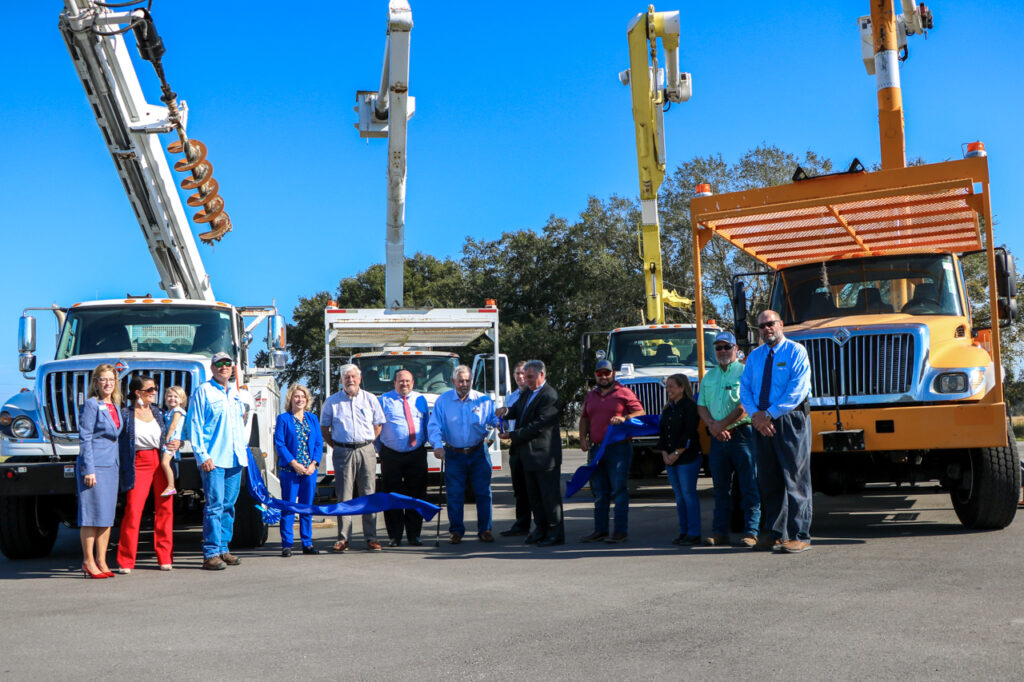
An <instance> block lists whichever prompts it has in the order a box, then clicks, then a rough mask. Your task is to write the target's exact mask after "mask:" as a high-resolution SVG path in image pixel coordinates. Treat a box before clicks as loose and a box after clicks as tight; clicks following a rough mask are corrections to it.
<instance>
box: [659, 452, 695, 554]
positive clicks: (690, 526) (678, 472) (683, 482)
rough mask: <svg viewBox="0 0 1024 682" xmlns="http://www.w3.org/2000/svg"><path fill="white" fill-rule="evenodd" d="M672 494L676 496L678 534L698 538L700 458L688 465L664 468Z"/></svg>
mask: <svg viewBox="0 0 1024 682" xmlns="http://www.w3.org/2000/svg"><path fill="white" fill-rule="evenodd" d="M665 473H666V474H668V482H669V483H671V484H672V492H674V493H675V494H676V514H677V515H678V516H679V532H680V534H682V535H693V536H695V537H698V538H699V537H700V498H698V497H697V475H698V474H699V473H700V457H698V458H697V459H695V460H693V461H692V462H690V463H688V464H676V465H674V466H668V467H665Z"/></svg>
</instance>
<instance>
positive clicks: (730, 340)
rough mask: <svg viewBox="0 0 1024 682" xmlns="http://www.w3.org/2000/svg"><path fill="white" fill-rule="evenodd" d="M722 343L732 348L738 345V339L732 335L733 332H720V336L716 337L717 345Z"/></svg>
mask: <svg viewBox="0 0 1024 682" xmlns="http://www.w3.org/2000/svg"><path fill="white" fill-rule="evenodd" d="M719 341H721V342H722V343H727V344H729V345H730V346H735V345H736V337H735V336H733V335H732V332H718V336H716V337H715V343H718V342H719Z"/></svg>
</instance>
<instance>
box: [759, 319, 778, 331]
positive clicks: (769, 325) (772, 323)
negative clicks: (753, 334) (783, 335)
mask: <svg viewBox="0 0 1024 682" xmlns="http://www.w3.org/2000/svg"><path fill="white" fill-rule="evenodd" d="M777 322H778V320H772V321H771V322H762V323H761V324H759V325H757V328H758V329H767V328H768V327H774V326H775V325H776V323H777Z"/></svg>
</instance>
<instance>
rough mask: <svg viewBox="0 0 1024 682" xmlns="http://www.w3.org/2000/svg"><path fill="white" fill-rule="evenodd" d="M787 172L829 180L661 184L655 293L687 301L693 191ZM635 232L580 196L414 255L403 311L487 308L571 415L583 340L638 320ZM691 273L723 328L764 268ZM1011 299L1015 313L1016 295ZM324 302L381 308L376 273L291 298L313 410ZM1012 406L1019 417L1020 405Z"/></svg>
mask: <svg viewBox="0 0 1024 682" xmlns="http://www.w3.org/2000/svg"><path fill="white" fill-rule="evenodd" d="M918 163H920V161H918ZM798 165H799V166H800V167H802V168H803V169H804V170H805V171H806V172H807V174H808V175H819V174H823V173H829V172H831V171H832V162H831V160H830V159H827V158H825V157H822V156H819V155H817V154H815V153H814V152H807V153H805V154H804V155H803V157H797V156H796V155H795V154H792V153H789V152H786V151H783V150H781V149H779V148H778V147H775V146H767V145H765V146H759V147H756V148H754V149H751V150H749V151H747V152H746V153H745V154H743V155H742V156H741V157H740V159H739V160H738V161H736V162H735V163H728V162H727V161H725V160H724V159H723V158H722V157H721V155H714V156H706V157H700V156H698V157H694V158H693V159H691V160H689V161H686V162H684V163H681V164H680V165H679V166H678V167H677V168H676V169H675V170H674V171H673V172H672V173H670V174H667V175H666V180H665V182H664V184H663V185H662V189H661V192H660V196H659V212H660V217H661V228H662V229H661V232H662V253H663V265H664V281H665V286H666V288H669V289H675V290H676V291H677V292H678V293H679V294H681V295H683V296H686V297H688V298H692V297H693V296H694V283H693V276H692V270H693V268H692V263H693V260H692V236H691V232H690V213H689V203H690V199H691V197H692V196H693V194H694V188H695V186H696V185H697V184H698V183H704V182H708V183H710V184H711V186H712V189H713V191H714V192H715V193H716V194H717V193H724V192H732V191H737V190H743V189H750V188H756V187H765V186H769V185H778V184H783V183H788V182H791V180H792V176H793V172H794V171H795V169H796V167H797V166H798ZM639 224H640V206H639V202H638V201H637V200H636V199H633V198H625V197H621V196H617V195H613V196H611V197H608V198H607V199H600V198H597V197H594V196H591V197H590V198H589V199H588V201H587V205H586V207H585V208H584V209H583V211H582V212H581V213H580V214H579V216H578V217H577V218H576V219H575V220H568V219H566V218H563V217H559V216H554V215H552V216H551V217H550V218H549V219H548V220H547V222H546V223H545V224H544V225H543V226H542V227H541V228H540V229H538V230H529V229H523V230H516V231H512V232H505V233H503V234H502V235H501V236H500V237H498V238H497V239H493V240H477V239H472V238H467V239H466V241H465V243H464V244H463V247H462V252H461V255H460V256H459V257H458V258H444V259H439V258H436V257H434V256H430V255H427V254H423V253H416V254H414V255H413V256H412V257H410V258H406V261H405V305H406V306H408V307H435V308H463V307H473V308H476V307H479V306H480V305H482V304H483V302H484V301H485V300H486V299H496V300H497V303H498V308H499V310H500V313H501V315H500V320H501V350H502V352H504V353H506V354H507V355H508V356H509V358H510V360H511V361H512V362H515V361H517V360H520V359H530V358H538V359H540V360H543V361H544V362H545V364H546V365H547V366H548V381H550V382H551V383H552V385H554V386H555V388H556V389H557V390H558V392H559V395H561V396H562V399H563V401H565V403H566V404H567V405H573V404H575V403H578V402H580V401H582V399H583V396H584V395H585V393H586V390H587V389H588V387H589V380H590V377H588V376H585V375H584V374H583V372H582V371H581V357H580V340H581V338H582V336H583V335H584V334H585V333H587V332H596V331H605V330H611V329H614V328H616V327H623V326H629V325H635V324H642V323H643V322H644V320H643V312H642V311H643V305H644V296H645V291H644V282H643V279H642V273H641V266H642V260H641V257H640V245H639V240H638V232H637V227H638V225H639ZM701 264H702V275H703V285H704V296H705V301H704V309H705V319H707V318H715V319H717V320H719V321H720V323H724V326H726V327H729V328H731V327H732V308H731V304H730V300H729V292H730V290H731V282H732V275H733V274H734V273H737V272H749V271H754V270H761V269H763V268H762V267H761V265H760V263H758V262H757V261H755V260H754V259H753V258H751V257H750V256H748V255H747V254H745V253H743V252H742V251H740V250H739V249H736V248H733V247H732V246H731V245H729V244H727V243H726V242H725V241H724V240H722V239H713V240H712V241H711V242H710V243H709V244H708V245H707V246H706V247H705V248H704V250H703V251H702V253H701ZM964 269H965V275H966V276H967V278H968V282H969V284H968V289H969V292H970V295H971V298H972V301H975V302H976V305H975V306H973V307H974V309H975V310H976V311H979V312H980V313H981V314H982V315H983V316H984V317H987V312H983V311H987V304H986V303H987V299H985V298H984V295H983V293H982V292H983V291H984V287H985V285H986V277H985V268H984V258H983V257H982V258H978V257H975V258H969V259H966V260H965V263H964ZM747 284H748V292H747V298H748V305H749V310H750V313H751V316H753V315H756V312H757V311H759V310H762V309H763V308H764V306H765V305H766V302H767V297H768V287H769V285H770V282H769V280H768V278H767V277H760V278H751V279H748V280H747ZM1020 290H1021V294H1020V295H1021V297H1022V300H1021V301H1020V304H1021V310H1022V311H1024V287H1021V288H1020ZM328 300H335V301H337V302H338V303H339V305H341V306H342V307H345V308H382V307H384V266H383V265H382V264H377V265H372V266H370V267H369V268H367V269H366V270H363V271H362V272H359V273H357V274H355V275H353V276H349V277H345V278H343V279H342V280H341V281H340V282H339V283H338V285H337V287H336V288H335V289H334V290H333V291H326V290H325V291H320V292H316V293H314V294H312V295H310V296H308V297H301V298H300V299H299V303H298V305H297V306H296V307H295V309H294V310H293V312H292V324H290V325H289V328H288V339H289V349H290V351H291V363H290V364H289V367H288V369H287V370H286V371H285V372H284V375H283V377H282V378H283V380H284V381H285V382H289V383H290V382H293V381H302V382H303V383H305V384H306V385H307V386H308V387H309V388H310V390H311V391H312V392H313V394H314V396H316V399H318V400H322V399H323V397H325V395H326V393H329V392H325V390H324V386H323V377H324V372H323V364H322V362H323V354H324V353H323V350H324V317H323V315H324V308H325V307H326V305H327V302H328ZM976 319H977V315H976ZM666 321H667V322H693V321H694V319H693V312H692V310H676V309H672V308H669V309H667V311H666ZM751 322H752V320H751ZM1004 334H1005V340H1004V348H1005V351H1004V357H1020V355H1021V354H1020V353H1019V350H1020V347H1021V343H1022V335H1021V329H1020V325H1019V324H1015V325H1012V327H1011V328H1010V329H1007V330H1004ZM598 345H600V344H598ZM490 346H491V343H490V341H488V340H486V339H480V340H478V341H477V342H476V343H475V344H474V345H473V346H471V347H468V348H465V349H455V350H456V351H457V352H459V353H460V356H462V358H463V360H466V361H468V360H470V359H471V358H472V355H473V354H474V353H477V352H485V351H487V350H489V349H490ZM353 350H356V349H353ZM363 350H365V349H363ZM342 355H346V353H345V351H344V350H342V351H341V352H340V353H339V354H338V356H336V355H335V352H334V351H333V349H332V358H333V357H339V356H342ZM338 367H340V363H332V372H333V374H332V380H331V389H332V390H336V389H337V386H338V383H337V381H338V377H337V376H336V372H337V368H338ZM1018 374H1019V372H1018ZM1012 376H1013V375H1011V377H1012ZM1011 377H1008V379H1011ZM1014 378H1015V377H1014ZM1007 388H1008V393H1012V394H1013V395H1015V396H1016V395H1020V396H1022V397H1024V384H1022V385H1021V386H1020V387H1016V388H1015V387H1012V386H1008V387H1007ZM1014 391H1016V392H1014ZM1021 402H1022V403H1024V400H1022V401H1021ZM1019 407H1020V408H1022V409H1024V404H1021V405H1020V406H1019ZM572 419H573V416H572V410H567V413H566V420H567V422H568V421H570V420H572Z"/></svg>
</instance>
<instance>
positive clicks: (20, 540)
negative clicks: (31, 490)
mask: <svg viewBox="0 0 1024 682" xmlns="http://www.w3.org/2000/svg"><path fill="white" fill-rule="evenodd" d="M58 524H59V521H58V518H57V515H56V514H55V513H53V512H52V511H50V510H49V509H48V508H46V506H45V505H44V504H43V503H42V500H41V498H39V497H37V496H26V497H0V552H3V555H4V556H5V557H7V558H8V559H38V558H39V557H44V556H46V555H47V554H49V553H50V550H52V549H53V543H54V541H56V539H57V526H58Z"/></svg>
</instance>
